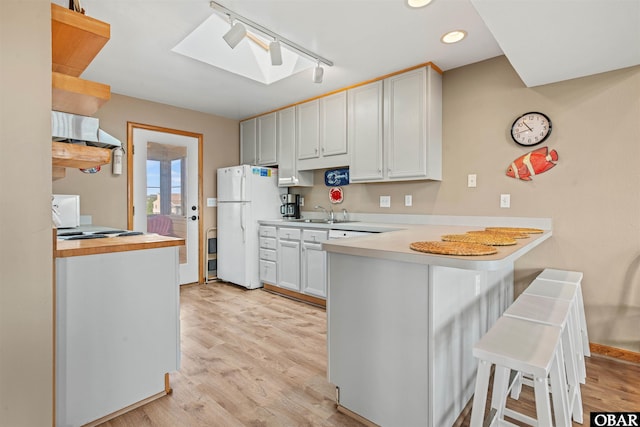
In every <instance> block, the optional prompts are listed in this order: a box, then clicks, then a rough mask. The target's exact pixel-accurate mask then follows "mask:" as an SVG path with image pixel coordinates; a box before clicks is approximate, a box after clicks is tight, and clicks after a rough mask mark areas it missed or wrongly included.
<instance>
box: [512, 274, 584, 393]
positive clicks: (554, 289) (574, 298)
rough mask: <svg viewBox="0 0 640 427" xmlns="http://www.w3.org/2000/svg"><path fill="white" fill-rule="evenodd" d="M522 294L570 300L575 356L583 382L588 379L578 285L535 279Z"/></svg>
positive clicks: (579, 376) (579, 375)
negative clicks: (582, 338)
mask: <svg viewBox="0 0 640 427" xmlns="http://www.w3.org/2000/svg"><path fill="white" fill-rule="evenodd" d="M522 295H538V296H541V297H546V298H551V299H559V300H563V301H568V302H569V303H570V304H571V317H572V319H571V321H570V326H572V327H573V339H574V347H573V351H574V352H575V358H576V359H577V360H578V365H577V367H578V378H579V379H580V382H581V383H582V384H584V383H585V381H586V379H587V370H586V365H585V361H584V346H583V342H582V340H581V338H580V337H581V336H582V331H581V327H580V324H581V322H580V308H579V307H578V305H579V303H578V287H577V286H576V285H575V284H573V283H567V282H556V281H552V280H546V279H535V280H534V281H533V282H531V284H530V285H529V286H528V287H527V288H526V289H525V290H524V291H523V292H522Z"/></svg>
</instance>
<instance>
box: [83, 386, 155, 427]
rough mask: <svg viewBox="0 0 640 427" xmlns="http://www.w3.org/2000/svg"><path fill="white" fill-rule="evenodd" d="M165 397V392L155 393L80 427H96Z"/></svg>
mask: <svg viewBox="0 0 640 427" xmlns="http://www.w3.org/2000/svg"><path fill="white" fill-rule="evenodd" d="M166 395H167V392H166V391H162V392H160V393H156V394H154V395H153V396H149V397H147V398H146V399H143V400H141V401H139V402H136V403H134V404H133V405H129V406H127V407H126V408H122V409H120V410H119V411H116V412H113V413H111V414H109V415H105V416H104V417H102V418H99V419H97V420H95V421H92V422H90V423H87V424H84V425H83V426H82V427H95V426H98V425H100V424H103V423H106V422H107V421H109V420H112V419H114V418H116V417H119V416H120V415H122V414H124V413H126V412H129V411H132V410H134V409H136V408H139V407H141V406H143V405H146V404H147V403H149V402H153V401H154V400H156V399H160V398H161V397H164V396H166Z"/></svg>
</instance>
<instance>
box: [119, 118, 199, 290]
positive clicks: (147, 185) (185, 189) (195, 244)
mask: <svg viewBox="0 0 640 427" xmlns="http://www.w3.org/2000/svg"><path fill="white" fill-rule="evenodd" d="M177 132H178V131H177ZM130 134H131V133H130ZM132 135H133V137H132V142H131V141H130V144H132V145H133V176H132V177H131V179H132V180H133V225H132V226H133V229H134V230H136V231H143V232H149V233H158V234H162V235H166V236H175V237H180V238H184V239H185V242H186V244H185V246H182V247H180V284H181V285H182V284H186V283H194V282H198V281H199V275H200V274H199V264H200V259H201V258H202V257H201V256H200V243H199V240H200V239H199V235H200V234H199V233H200V231H199V230H200V224H199V219H200V218H199V217H200V212H199V210H200V208H199V194H200V185H201V183H200V182H199V173H198V172H199V171H198V168H199V155H200V144H201V143H200V141H201V137H198V136H197V135H196V134H193V135H194V136H189V135H185V134H184V132H180V133H173V132H171V131H166V132H165V131H159V130H151V129H148V128H137V127H134V128H133V132H132Z"/></svg>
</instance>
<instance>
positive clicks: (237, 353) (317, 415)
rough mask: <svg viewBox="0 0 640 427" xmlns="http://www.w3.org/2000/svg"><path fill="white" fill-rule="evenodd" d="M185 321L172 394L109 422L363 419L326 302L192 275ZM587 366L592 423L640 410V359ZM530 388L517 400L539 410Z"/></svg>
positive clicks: (184, 294) (341, 422)
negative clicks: (346, 407)
mask: <svg viewBox="0 0 640 427" xmlns="http://www.w3.org/2000/svg"><path fill="white" fill-rule="evenodd" d="M181 328H182V365H181V369H180V371H179V372H176V373H172V374H171V386H172V387H173V394H171V395H168V396H164V397H162V398H160V399H158V400H156V401H153V402H151V403H149V404H147V405H145V406H143V407H141V408H138V409H135V410H133V411H131V412H128V413H126V414H124V415H121V416H120V417H118V418H115V419H113V420H111V421H109V422H107V423H105V424H103V425H102V426H104V427H141V426H158V427H176V426H187V427H191V426H207V427H212V426H216V427H217V426H220V427H226V426H255V427H258V426H259V427H262V426H278V427H280V426H295V427H297V426H341V427H342V426H344V427H349V426H362V424H360V423H358V422H356V421H354V420H352V419H351V418H348V417H347V416H345V415H343V414H341V413H339V412H337V410H336V408H335V391H334V390H335V389H334V387H333V386H332V385H330V384H329V383H328V382H327V379H326V365H327V352H326V315H325V311H324V310H323V309H319V308H316V307H313V306H310V305H307V304H304V303H299V302H296V301H292V300H289V299H286V298H284V297H280V296H277V295H273V294H270V293H268V292H265V291H263V290H252V291H248V290H245V289H243V288H240V287H237V286H233V285H229V284H225V283H211V284H208V285H193V286H187V287H183V288H182V289H181ZM587 373H588V379H587V384H586V385H583V386H582V396H583V401H584V413H585V423H584V426H585V427H587V426H588V425H589V412H590V411H639V410H640V404H639V403H638V402H640V365H637V364H631V363H627V362H618V361H616V360H613V359H609V358H605V357H601V356H596V355H594V356H593V357H591V358H589V359H588V364H587ZM525 390H526V387H525ZM525 390H523V395H522V396H521V399H520V400H519V401H518V402H515V404H516V405H512V406H513V407H514V408H518V407H520V408H525V410H526V411H527V412H528V413H529V414H531V415H534V414H535V410H534V406H533V403H532V394H529V393H527V392H526V391H525ZM523 411H524V410H523ZM469 418H470V415H469V414H468V413H467V414H464V413H463V415H461V417H460V418H459V419H458V421H457V422H456V426H468V425H469ZM574 425H575V426H578V424H575V423H574ZM390 427H402V426H390ZM438 427H440V426H438Z"/></svg>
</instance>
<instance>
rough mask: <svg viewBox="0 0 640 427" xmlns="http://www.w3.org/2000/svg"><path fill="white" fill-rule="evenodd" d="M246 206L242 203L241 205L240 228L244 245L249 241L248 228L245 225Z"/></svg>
mask: <svg viewBox="0 0 640 427" xmlns="http://www.w3.org/2000/svg"><path fill="white" fill-rule="evenodd" d="M245 207H246V206H245V204H244V203H241V204H240V228H241V229H242V243H245V242H246V241H247V227H246V225H245V223H244V216H245V215H244V209H245Z"/></svg>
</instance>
